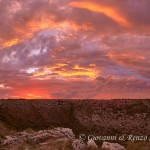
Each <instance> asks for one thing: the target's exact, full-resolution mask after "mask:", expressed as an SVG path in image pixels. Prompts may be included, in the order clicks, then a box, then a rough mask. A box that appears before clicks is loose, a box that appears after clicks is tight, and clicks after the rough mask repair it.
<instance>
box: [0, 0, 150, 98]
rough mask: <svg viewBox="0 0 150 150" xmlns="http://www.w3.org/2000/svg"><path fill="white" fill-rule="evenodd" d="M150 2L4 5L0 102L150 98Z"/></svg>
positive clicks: (9, 1) (22, 1)
mask: <svg viewBox="0 0 150 150" xmlns="http://www.w3.org/2000/svg"><path fill="white" fill-rule="evenodd" d="M149 7H150V1H149V0H0V98H27V99H32V98H38V99H41V98H46V99H47V98H49V99H53V98H57V99H66V98H68V99H78V98H80V99H87V98H93V99H111V98H150V8H149Z"/></svg>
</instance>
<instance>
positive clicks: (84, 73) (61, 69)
mask: <svg viewBox="0 0 150 150" xmlns="http://www.w3.org/2000/svg"><path fill="white" fill-rule="evenodd" d="M67 66H68V65H67V64H56V65H55V66H52V67H49V68H47V67H45V68H44V69H43V71H37V72H35V73H33V77H36V78H44V79H47V78H50V77H49V75H50V74H51V75H52V74H53V73H54V75H52V76H51V77H55V78H58V79H59V78H63V79H67V80H68V79H83V78H82V77H84V78H85V77H86V78H87V79H95V78H96V77H97V76H98V71H97V70H96V69H95V68H93V67H96V66H94V65H92V68H84V67H81V66H79V65H75V66H74V67H73V68H72V69H71V70H70V69H67V68H65V67H67ZM90 67H91V66H90Z"/></svg>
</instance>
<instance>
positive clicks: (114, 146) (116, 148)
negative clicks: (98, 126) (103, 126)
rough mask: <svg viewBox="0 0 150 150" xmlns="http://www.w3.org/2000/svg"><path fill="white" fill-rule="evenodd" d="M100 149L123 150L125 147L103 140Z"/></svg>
mask: <svg viewBox="0 0 150 150" xmlns="http://www.w3.org/2000/svg"><path fill="white" fill-rule="evenodd" d="M102 149H103V150H125V147H123V146H121V145H120V144H118V143H108V142H103V145H102Z"/></svg>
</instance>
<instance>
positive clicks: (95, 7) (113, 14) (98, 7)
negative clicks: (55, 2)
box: [69, 2, 131, 27]
mask: <svg viewBox="0 0 150 150" xmlns="http://www.w3.org/2000/svg"><path fill="white" fill-rule="evenodd" d="M69 5H70V6H72V7H76V8H85V9H88V10H90V11H92V12H99V13H103V14H105V15H106V16H108V17H109V18H111V19H112V20H114V21H115V22H117V23H119V24H120V25H122V26H125V27H130V26H131V24H130V22H128V20H127V19H126V18H124V16H122V15H121V14H120V12H118V11H117V10H116V9H115V8H112V7H110V6H104V5H102V4H100V3H95V2H71V3H70V4H69Z"/></svg>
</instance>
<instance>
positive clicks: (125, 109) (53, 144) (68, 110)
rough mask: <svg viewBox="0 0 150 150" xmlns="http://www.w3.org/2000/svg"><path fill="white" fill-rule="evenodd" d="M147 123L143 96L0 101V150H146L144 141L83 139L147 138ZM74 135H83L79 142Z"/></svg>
mask: <svg viewBox="0 0 150 150" xmlns="http://www.w3.org/2000/svg"><path fill="white" fill-rule="evenodd" d="M149 123H150V101H149V100H111V101H106V100H103V101H102V100H101V101H100V100H99V101H98V100H97V101H96V100H84V101H83V100H77V101H76V100H50V101H44V100H43V101H41V100H40V101H39V100H30V101H27V100H26V101H25V100H0V143H1V144H0V149H1V150H13V149H14V150H28V149H29V150H30V149H31V150H32V149H35V150H36V149H37V150H42V149H43V150H56V149H57V150H71V149H74V150H80V149H81V150H82V149H83V150H84V149H108V150H109V149H110V150H121V149H122V150H123V149H124V148H126V149H127V150H149V148H150V144H149V141H148V139H147V140H145V141H144V140H143V139H141V138H140V139H135V140H133V139H130V140H129V139H127V138H126V139H125V141H120V140H119V139H117V140H114V141H113V140H109V141H107V140H105V139H101V140H97V139H89V138H88V136H90V137H91V135H92V137H93V135H94V137H99V136H106V135H107V136H108V135H113V136H115V135H116V136H117V137H119V136H121V135H134V136H140V137H141V136H147V137H148V138H149V135H150V127H149ZM80 135H82V138H83V137H84V139H81V140H79V138H80ZM94 140H95V142H94ZM106 142H109V143H106ZM111 143H118V144H111ZM121 145H122V146H121ZM114 147H115V149H113V148H114Z"/></svg>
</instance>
